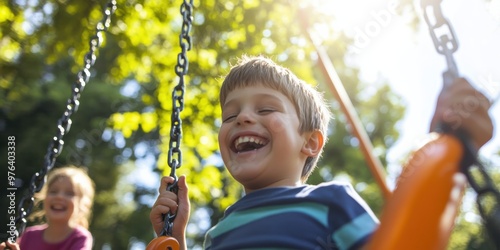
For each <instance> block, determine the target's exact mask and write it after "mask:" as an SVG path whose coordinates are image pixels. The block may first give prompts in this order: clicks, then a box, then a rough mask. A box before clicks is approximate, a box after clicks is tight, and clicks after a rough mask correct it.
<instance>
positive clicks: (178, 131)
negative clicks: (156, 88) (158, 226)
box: [160, 0, 193, 235]
mask: <svg viewBox="0 0 500 250" xmlns="http://www.w3.org/2000/svg"><path fill="white" fill-rule="evenodd" d="M180 12H181V14H182V27H181V33H180V35H179V45H180V47H181V52H180V53H179V54H178V55H177V65H176V66H175V74H176V75H177V76H178V77H179V83H178V84H177V85H176V86H175V88H174V90H173V91H172V116H171V128H170V142H169V149H168V166H169V167H170V176H171V177H173V178H174V183H171V184H170V185H168V187H167V190H168V191H171V192H174V193H177V190H178V187H177V176H176V174H175V170H176V169H178V168H180V167H181V165H182V151H181V148H180V147H181V139H182V120H181V117H180V115H181V112H182V110H183V109H184V89H185V84H184V76H185V75H186V74H187V71H188V67H189V60H188V57H187V51H189V50H191V35H190V32H191V28H192V22H193V0H190V1H187V0H184V2H183V3H182V4H181V7H180ZM174 219H175V214H165V215H164V216H163V220H164V223H165V224H164V227H163V229H162V232H161V233H160V235H172V227H173V221H174Z"/></svg>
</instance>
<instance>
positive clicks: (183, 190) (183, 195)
mask: <svg viewBox="0 0 500 250" xmlns="http://www.w3.org/2000/svg"><path fill="white" fill-rule="evenodd" d="M177 186H178V187H179V190H178V193H177V197H178V198H179V203H180V204H179V205H184V204H189V199H188V186H187V183H186V176H185V175H182V176H180V177H179V180H178V182H177Z"/></svg>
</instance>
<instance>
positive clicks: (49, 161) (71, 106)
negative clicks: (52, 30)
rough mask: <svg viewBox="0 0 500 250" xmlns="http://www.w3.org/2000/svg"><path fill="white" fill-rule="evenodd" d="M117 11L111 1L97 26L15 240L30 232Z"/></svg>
mask: <svg viewBox="0 0 500 250" xmlns="http://www.w3.org/2000/svg"><path fill="white" fill-rule="evenodd" d="M115 10H116V1H115V0H111V1H110V2H109V3H108V4H107V5H106V8H105V10H104V12H103V13H104V17H103V19H102V20H101V21H100V22H99V23H98V24H97V30H96V33H95V35H94V36H92V37H91V38H90V42H89V44H90V49H89V51H88V52H87V53H86V54H85V56H84V66H83V69H82V70H81V71H80V72H78V74H77V79H76V81H75V83H74V84H73V87H72V92H71V97H70V98H69V99H68V101H67V102H66V110H65V111H64V113H63V115H62V117H61V118H60V119H59V120H58V122H57V134H56V135H55V136H54V137H53V138H52V141H51V142H50V143H49V146H48V148H47V153H46V155H45V159H44V165H43V167H42V169H41V170H40V171H39V172H37V173H35V174H34V175H33V177H32V178H31V182H30V185H29V188H28V193H27V194H26V195H25V196H24V197H23V198H22V199H21V201H20V202H19V207H18V216H17V218H16V228H17V235H16V236H15V237H14V240H15V239H16V238H17V237H18V236H19V235H21V234H22V233H23V232H24V229H25V228H26V218H27V217H28V216H29V215H30V214H31V211H32V210H33V206H34V201H35V199H34V195H35V193H37V192H40V190H41V189H42V188H43V186H44V184H45V180H46V175H47V173H48V172H49V171H50V170H51V169H52V168H53V167H54V163H55V161H56V158H57V157H58V156H59V154H60V153H61V151H62V149H63V146H64V141H63V136H64V135H65V134H66V133H68V131H69V130H70V128H71V123H72V122H71V119H70V117H71V115H72V114H73V113H75V112H76V111H77V110H78V107H79V105H80V101H79V99H80V94H81V93H82V91H83V89H84V88H85V85H86V84H87V83H88V81H89V78H90V71H89V70H90V68H91V67H92V66H93V65H94V63H95V60H96V55H95V52H96V50H97V49H98V48H99V47H100V46H101V42H102V36H101V33H102V32H104V31H107V29H108V27H109V25H110V22H111V15H112V14H113V13H114V11H115Z"/></svg>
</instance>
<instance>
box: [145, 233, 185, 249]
mask: <svg viewBox="0 0 500 250" xmlns="http://www.w3.org/2000/svg"><path fill="white" fill-rule="evenodd" d="M179 249H180V246H179V242H178V241H177V240H176V239H175V238H174V237H170V236H160V237H158V238H155V239H153V240H152V241H151V242H149V244H148V246H147V247H146V250H179Z"/></svg>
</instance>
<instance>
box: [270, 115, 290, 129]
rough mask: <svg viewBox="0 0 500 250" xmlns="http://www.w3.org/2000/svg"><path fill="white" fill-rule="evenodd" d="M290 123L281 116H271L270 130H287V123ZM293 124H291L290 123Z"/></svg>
mask: <svg viewBox="0 0 500 250" xmlns="http://www.w3.org/2000/svg"><path fill="white" fill-rule="evenodd" d="M287 122H288V123H290V121H286V120H285V119H284V118H282V117H280V116H274V117H273V118H271V123H270V130H271V131H272V132H274V133H281V132H283V131H284V130H285V124H286V123H287ZM288 125H291V124H288Z"/></svg>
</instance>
